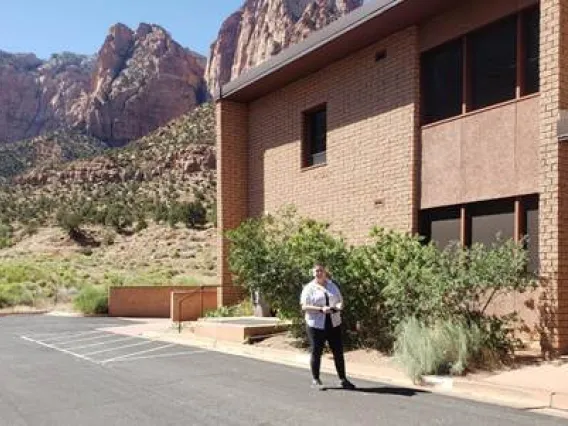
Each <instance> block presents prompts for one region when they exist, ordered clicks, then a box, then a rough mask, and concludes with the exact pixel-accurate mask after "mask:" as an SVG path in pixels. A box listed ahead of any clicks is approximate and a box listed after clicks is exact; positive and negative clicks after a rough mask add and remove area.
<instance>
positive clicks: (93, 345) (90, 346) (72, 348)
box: [66, 337, 138, 351]
mask: <svg viewBox="0 0 568 426" xmlns="http://www.w3.org/2000/svg"><path fill="white" fill-rule="evenodd" d="M132 339H138V337H121V338H119V339H115V340H105V341H104V342H98V343H89V344H88V345H81V346H71V347H69V348H66V349H67V350H70V351H75V350H77V349H85V348H92V347H95V346H101V345H107V344H111V343H118V342H125V341H127V340H132ZM70 343H73V342H70Z"/></svg>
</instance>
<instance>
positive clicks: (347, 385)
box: [340, 379, 355, 390]
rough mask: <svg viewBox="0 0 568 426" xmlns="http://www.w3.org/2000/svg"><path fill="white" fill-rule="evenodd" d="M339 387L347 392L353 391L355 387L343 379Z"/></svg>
mask: <svg viewBox="0 0 568 426" xmlns="http://www.w3.org/2000/svg"><path fill="white" fill-rule="evenodd" d="M340 386H341V387H342V388H343V389H347V390H353V389H355V385H354V384H353V383H351V382H350V381H349V380H347V379H343V380H342V381H341V383H340Z"/></svg>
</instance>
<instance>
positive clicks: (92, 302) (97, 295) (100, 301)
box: [73, 286, 108, 314]
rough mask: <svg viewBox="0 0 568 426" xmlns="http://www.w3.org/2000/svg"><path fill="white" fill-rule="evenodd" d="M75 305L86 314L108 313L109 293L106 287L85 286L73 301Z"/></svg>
mask: <svg viewBox="0 0 568 426" xmlns="http://www.w3.org/2000/svg"><path fill="white" fill-rule="evenodd" d="M73 306H74V307H75V309H77V310H78V311H80V312H82V313H84V314H106V313H108V293H107V290H106V289H105V288H101V287H94V286H85V287H83V288H82V289H81V291H80V292H79V294H78V295H77V296H76V297H75V300H74V301H73Z"/></svg>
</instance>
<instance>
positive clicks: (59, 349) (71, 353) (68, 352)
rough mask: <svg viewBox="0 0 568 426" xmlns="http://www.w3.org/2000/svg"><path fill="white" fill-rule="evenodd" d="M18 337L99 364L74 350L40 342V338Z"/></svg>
mask: <svg viewBox="0 0 568 426" xmlns="http://www.w3.org/2000/svg"><path fill="white" fill-rule="evenodd" d="M20 337H21V338H22V339H24V340H27V341H28V342H33V343H36V344H38V345H41V346H45V347H46V348H49V349H53V350H56V351H59V352H63V353H65V354H68V355H73V356H74V357H77V358H80V359H83V360H85V361H89V362H92V363H94V364H100V363H99V362H98V361H95V360H94V359H91V358H88V357H86V356H84V355H80V354H76V353H75V352H71V351H68V350H65V349H61V348H58V347H56V346H53V345H50V344H49V343H45V342H42V341H41V340H35V339H32V338H30V337H26V336H20Z"/></svg>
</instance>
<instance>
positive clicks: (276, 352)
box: [142, 331, 568, 411]
mask: <svg viewBox="0 0 568 426" xmlns="http://www.w3.org/2000/svg"><path fill="white" fill-rule="evenodd" d="M142 336H144V337H147V338H150V339H154V340H162V341H167V342H170V343H177V344H181V345H191V346H197V347H200V348H203V349H210V350H214V351H217V352H221V353H226V354H230V355H237V356H243V357H247V358H254V359H258V360H260V361H266V362H273V363H278V364H283V365H289V366H293V367H299V368H304V369H309V355H308V354H298V353H295V352H292V351H286V350H281V349H271V348H264V347H254V346H251V345H244V344H239V343H231V342H224V341H220V340H214V339H206V338H202V337H199V338H195V337H193V336H192V338H191V339H189V338H187V337H184V336H183V334H181V335H178V334H174V333H172V332H169V331H168V332H165V333H164V332H156V331H152V332H143V333H142ZM348 370H349V375H350V376H351V377H353V378H355V379H359V380H366V381H371V382H381V383H388V384H392V385H395V386H400V387H405V388H408V389H414V390H417V391H426V392H434V393H438V394H443V395H447V396H454V397H459V398H464V399H473V400H477V401H482V402H489V403H493V404H497V405H504V406H508V407H514V408H519V409H554V410H562V411H568V394H567V393H562V392H553V391H550V390H545V389H530V388H523V387H514V386H505V385H498V384H494V383H487V382H481V381H473V380H469V379H467V378H452V377H439V376H425V377H423V379H422V381H421V382H420V383H419V384H416V383H413V382H412V380H410V379H409V378H407V377H406V376H404V375H402V374H400V375H398V376H397V375H395V374H392V372H389V371H385V370H386V369H385V370H382V369H380V368H375V367H372V366H364V365H361V364H356V363H350V364H349V365H348ZM322 372H325V373H329V374H335V368H334V365H333V361H332V360H331V359H326V358H324V359H322Z"/></svg>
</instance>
